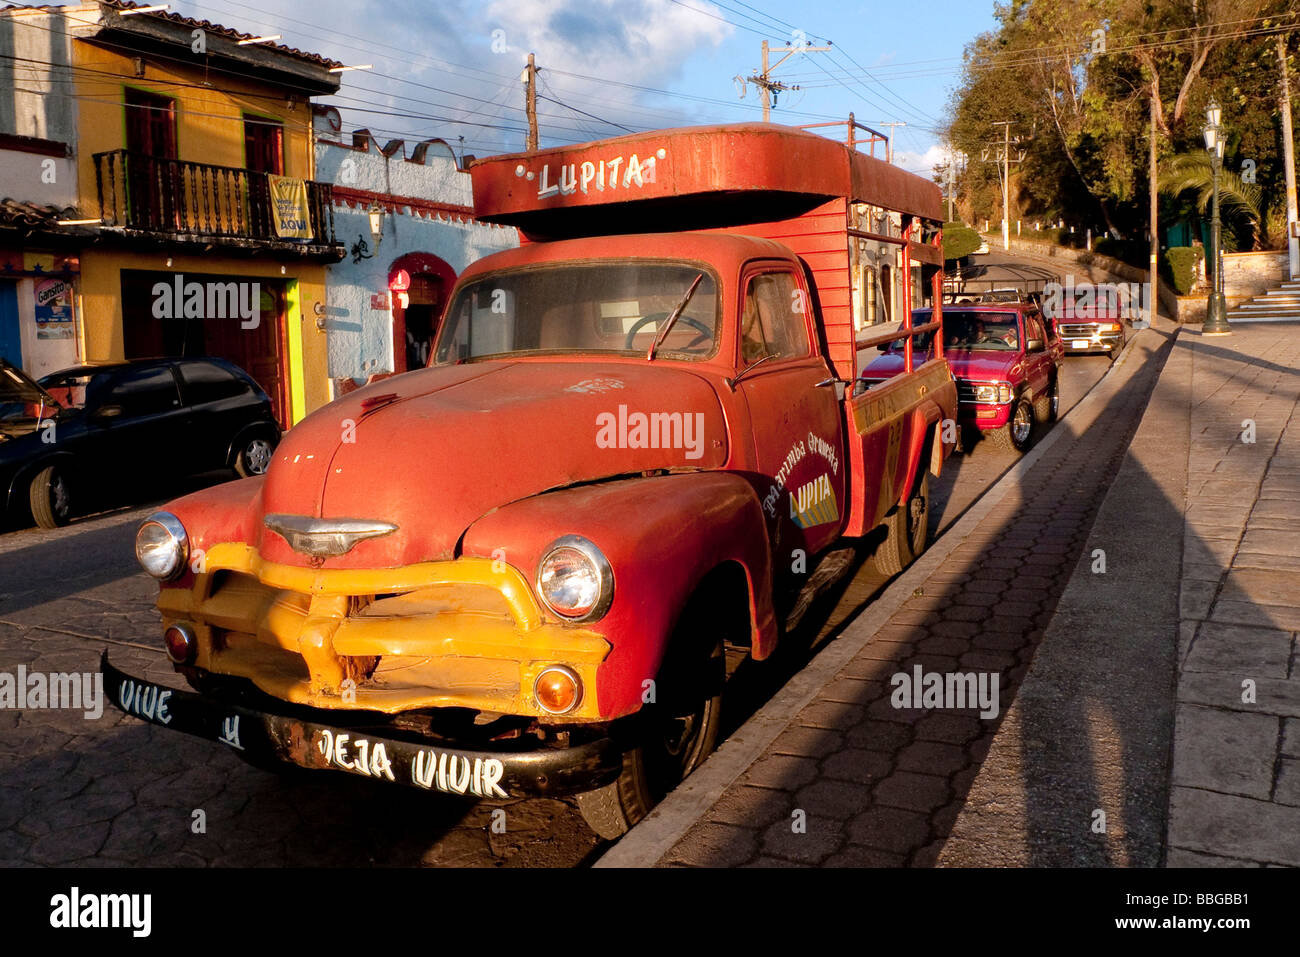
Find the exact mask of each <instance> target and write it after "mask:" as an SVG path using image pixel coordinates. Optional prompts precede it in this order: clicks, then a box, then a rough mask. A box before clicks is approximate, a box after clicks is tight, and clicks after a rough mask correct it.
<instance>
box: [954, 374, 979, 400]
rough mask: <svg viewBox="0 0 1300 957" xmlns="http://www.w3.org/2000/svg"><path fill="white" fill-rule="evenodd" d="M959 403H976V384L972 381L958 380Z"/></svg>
mask: <svg viewBox="0 0 1300 957" xmlns="http://www.w3.org/2000/svg"><path fill="white" fill-rule="evenodd" d="M957 401H958V402H974V401H975V383H974V382H972V381H971V380H970V379H958V380H957Z"/></svg>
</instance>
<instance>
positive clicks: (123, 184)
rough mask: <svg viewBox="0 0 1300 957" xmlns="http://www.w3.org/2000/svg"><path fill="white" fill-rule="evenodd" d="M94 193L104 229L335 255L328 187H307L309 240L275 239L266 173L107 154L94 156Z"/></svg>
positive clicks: (139, 155) (118, 152)
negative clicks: (327, 250)
mask: <svg viewBox="0 0 1300 957" xmlns="http://www.w3.org/2000/svg"><path fill="white" fill-rule="evenodd" d="M95 187H96V189H97V191H98V194H99V211H100V216H101V218H102V219H103V221H104V225H105V226H115V227H120V228H122V229H124V230H128V231H135V232H139V233H146V234H154V235H155V236H157V237H168V238H174V239H179V240H185V239H198V240H212V239H215V240H221V241H226V242H231V243H235V244H239V245H244V244H246V243H247V244H259V245H260V244H276V245H285V246H298V247H303V246H306V247H321V246H337V247H338V248H339V249H342V245H341V244H339V243H336V242H335V239H334V207H333V202H332V197H333V189H332V187H331V186H330V184H329V183H317V182H312V181H310V180H309V181H307V209H308V212H309V214H310V217H311V231H312V237H311V238H310V239H308V240H305V241H304V240H301V239H290V238H284V237H281V236H280V235H279V234H278V233H277V232H276V228H275V220H274V218H273V217H272V214H271V189H270V184H269V182H268V179H267V174H266V173H259V172H255V171H253V170H247V169H238V168H236V167H232V166H214V165H212V164H211V163H191V162H187V161H184V160H176V159H167V158H165V157H160V156H150V155H147V154H144V153H133V152H129V151H127V150H110V151H108V152H105V153H96V154H95ZM241 241H242V242H241Z"/></svg>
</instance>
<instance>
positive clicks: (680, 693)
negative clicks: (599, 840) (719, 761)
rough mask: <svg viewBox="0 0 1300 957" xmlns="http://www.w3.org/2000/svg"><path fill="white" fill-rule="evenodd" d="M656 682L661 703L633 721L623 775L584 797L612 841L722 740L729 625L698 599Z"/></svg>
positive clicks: (591, 822)
mask: <svg viewBox="0 0 1300 957" xmlns="http://www.w3.org/2000/svg"><path fill="white" fill-rule="evenodd" d="M691 604H692V606H694V607H690V606H688V609H687V612H686V613H684V614H683V616H682V621H681V623H680V624H679V625H678V627H677V631H676V632H675V634H674V636H673V639H674V640H673V642H672V644H671V645H670V646H669V652H668V659H667V660H665V661H664V665H663V667H662V668H661V669H660V671H659V677H657V678H656V679H655V683H654V691H655V701H654V703H650V704H647V705H646V706H645V707H644V708H642V710H641V712H640V713H639V714H638V715H637V716H636V717H635V718H633V719H631V721H632V727H633V728H634V733H635V734H636V738H637V740H638V742H639V743H638V744H637V745H636V746H635V747H633V748H631V749H629V750H627V751H625V752H624V753H623V770H622V772H621V773H620V774H619V776H618V780H616V781H614V782H613V783H611V784H607V785H606V786H605V787H603V788H598V789H596V790H595V791H588V792H586V793H584V794H579V795H578V796H577V801H578V810H579V811H581V812H582V817H583V820H585V821H586V822H587V826H588V827H590V828H591V829H592V830H593V831H595V832H596V833H597V834H599V835H600V836H601V837H603V838H605V839H606V840H613V839H615V838H617V837H620V836H621V835H623V834H625V833H627V831H628V829H630V828H631V827H632V826H633V825H634V824H636V823H637V822H638V821H640V820H641V819H642V818H643V817H645V816H646V815H647V814H649V813H650V810H651V809H652V808H653V807H654V806H655V805H656V804H658V803H659V801H661V800H662V799H663V797H664V795H666V794H667V793H668V792H669V791H671V790H672V789H673V788H675V787H676V786H677V785H678V784H680V783H681V781H682V779H684V778H685V777H686V776H687V775H688V774H690V773H691V772H692V771H694V770H695V769H696V768H697V767H699V766H700V765H701V764H703V763H704V760H705V759H706V758H707V757H708V756H709V755H710V754H711V753H712V752H713V749H714V747H715V746H716V745H717V742H718V729H719V727H720V720H721V713H722V687H723V684H724V683H725V682H726V658H725V657H724V652H723V640H722V629H721V628H717V627H714V624H715V623H714V618H713V615H711V614H708V613H707V612H705V610H704V609H703V607H702V602H696V601H692V603H691Z"/></svg>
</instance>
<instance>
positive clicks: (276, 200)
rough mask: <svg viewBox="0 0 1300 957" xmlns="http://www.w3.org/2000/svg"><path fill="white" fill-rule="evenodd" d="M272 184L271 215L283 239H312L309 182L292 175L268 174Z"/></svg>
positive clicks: (277, 231) (276, 232) (277, 233)
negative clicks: (308, 202)
mask: <svg viewBox="0 0 1300 957" xmlns="http://www.w3.org/2000/svg"><path fill="white" fill-rule="evenodd" d="M267 180H268V181H269V182H270V185H271V217H272V219H273V220H274V221H275V234H276V235H277V236H279V237H280V238H281V239H311V238H312V232H311V212H310V210H309V209H308V208H307V184H306V182H304V181H303V180H300V179H294V178H293V177H292V176H269V175H268V176H267Z"/></svg>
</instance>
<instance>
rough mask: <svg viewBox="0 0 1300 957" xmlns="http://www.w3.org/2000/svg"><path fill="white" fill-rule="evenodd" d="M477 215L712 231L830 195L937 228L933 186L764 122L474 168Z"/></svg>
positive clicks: (553, 229)
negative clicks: (915, 218)
mask: <svg viewBox="0 0 1300 957" xmlns="http://www.w3.org/2000/svg"><path fill="white" fill-rule="evenodd" d="M470 172H471V176H472V180H473V186H474V211H475V214H476V215H477V216H478V218H479V219H482V220H484V221H485V222H490V223H501V224H505V225H511V226H517V227H519V228H520V229H521V230H523V231H524V232H525V233H526V234H528V235H530V236H531V237H533V238H561V237H571V236H584V235H588V236H589V235H602V234H605V235H608V234H613V233H635V232H660V231H678V230H684V229H716V228H726V227H731V226H743V225H748V224H751V223H760V222H775V221H779V220H785V219H790V218H793V217H795V216H799V215H801V214H803V213H805V212H807V211H809V210H811V209H813V208H815V207H817V206H820V205H821V204H823V203H825V202H826V201H827V200H828V199H831V198H834V197H845V198H847V199H849V200H851V201H854V202H866V203H871V204H873V205H876V206H881V207H884V208H886V209H891V210H898V211H900V212H903V213H909V214H911V215H914V216H921V217H924V218H927V219H932V220H938V219H939V218H940V216H941V193H940V190H939V187H938V185H937V184H935V183H932V182H930V181H929V180H926V179H924V178H923V177H920V176H916V175H914V174H912V173H908V172H906V171H904V170H901V169H899V168H898V167H896V166H892V165H890V164H888V163H885V162H882V161H881V160H877V159H873V158H871V157H870V156H867V155H865V154H863V153H860V152H857V151H856V150H851V149H849V147H847V146H846V145H844V144H843V143H838V142H836V141H834V140H831V139H827V138H826V137H823V136H819V135H817V134H815V133H809V132H806V131H804V130H799V129H795V128H793V127H788V126H777V125H773V124H768V123H743V124H733V125H727V126H694V127H683V128H680V129H673V130H655V131H653V132H649V133H635V134H632V135H630V136H620V137H617V138H614V139H608V140H597V141H595V142H592V143H580V144H577V145H574V146H564V147H558V148H555V149H549V150H539V151H537V152H533V153H513V154H507V155H504V156H493V157H489V158H486V159H482V160H478V161H476V162H475V163H474V164H473V166H472V167H471V169H470Z"/></svg>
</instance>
